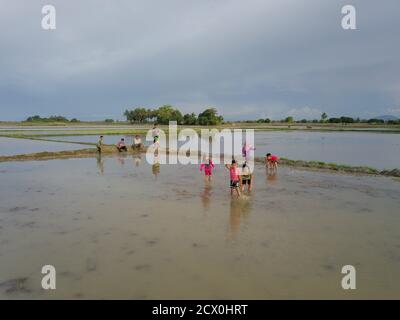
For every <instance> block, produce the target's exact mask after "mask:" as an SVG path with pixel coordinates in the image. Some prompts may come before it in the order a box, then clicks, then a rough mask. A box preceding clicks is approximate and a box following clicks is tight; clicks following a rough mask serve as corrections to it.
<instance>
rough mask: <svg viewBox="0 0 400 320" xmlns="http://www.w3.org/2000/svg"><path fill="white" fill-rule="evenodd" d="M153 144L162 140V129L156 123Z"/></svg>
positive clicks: (153, 131)
mask: <svg viewBox="0 0 400 320" xmlns="http://www.w3.org/2000/svg"><path fill="white" fill-rule="evenodd" d="M152 135H153V143H157V142H158V140H160V129H158V124H157V123H155V124H154V126H153V130H152Z"/></svg>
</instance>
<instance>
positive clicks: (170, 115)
mask: <svg viewBox="0 0 400 320" xmlns="http://www.w3.org/2000/svg"><path fill="white" fill-rule="evenodd" d="M170 121H176V122H177V123H178V124H182V122H183V116H182V113H181V112H180V111H179V110H178V109H175V108H173V107H172V106H170V105H163V106H162V107H160V108H158V110H157V122H158V123H160V124H168V123H169V122H170Z"/></svg>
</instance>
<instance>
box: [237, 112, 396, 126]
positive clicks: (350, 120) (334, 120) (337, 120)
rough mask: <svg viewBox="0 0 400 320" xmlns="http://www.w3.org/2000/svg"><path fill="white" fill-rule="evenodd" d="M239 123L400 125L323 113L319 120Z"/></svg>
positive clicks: (291, 118) (381, 120) (266, 120)
mask: <svg viewBox="0 0 400 320" xmlns="http://www.w3.org/2000/svg"><path fill="white" fill-rule="evenodd" d="M239 122H247V123H254V122H257V123H274V122H275V123H276V122H278V123H282V122H283V123H341V124H352V123H368V124H385V123H386V124H400V119H396V120H394V119H393V120H386V121H385V120H383V119H376V118H371V119H360V118H352V117H344V116H342V117H333V118H329V117H328V115H327V114H326V113H325V112H324V113H323V114H322V115H321V118H320V119H313V120H309V119H301V120H295V119H294V118H293V117H286V118H285V119H282V120H278V121H275V120H271V119H269V118H267V119H258V120H256V121H254V120H247V121H239Z"/></svg>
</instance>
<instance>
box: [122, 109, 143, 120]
mask: <svg viewBox="0 0 400 320" xmlns="http://www.w3.org/2000/svg"><path fill="white" fill-rule="evenodd" d="M124 116H125V117H126V120H128V121H129V122H130V123H143V122H145V121H146V120H147V119H148V117H149V112H148V110H147V109H145V108H135V109H133V110H126V111H125V113H124Z"/></svg>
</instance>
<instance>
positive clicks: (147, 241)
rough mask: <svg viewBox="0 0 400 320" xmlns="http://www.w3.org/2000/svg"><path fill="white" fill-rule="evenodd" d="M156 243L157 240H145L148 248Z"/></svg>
mask: <svg viewBox="0 0 400 320" xmlns="http://www.w3.org/2000/svg"><path fill="white" fill-rule="evenodd" d="M157 243H158V239H152V240H146V244H147V246H149V247H153V246H155V245H156V244H157Z"/></svg>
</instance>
